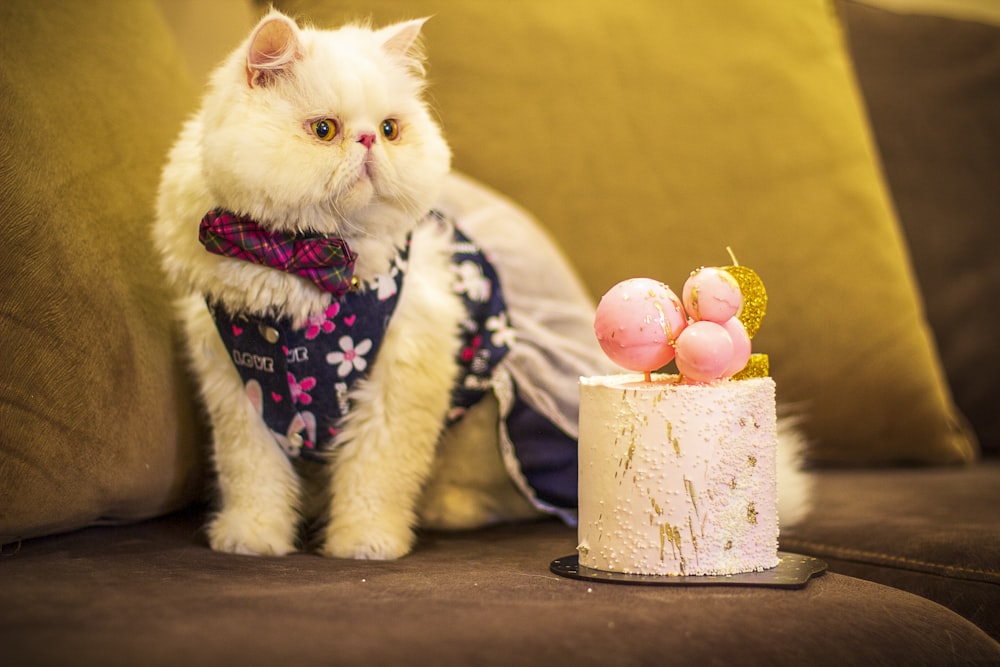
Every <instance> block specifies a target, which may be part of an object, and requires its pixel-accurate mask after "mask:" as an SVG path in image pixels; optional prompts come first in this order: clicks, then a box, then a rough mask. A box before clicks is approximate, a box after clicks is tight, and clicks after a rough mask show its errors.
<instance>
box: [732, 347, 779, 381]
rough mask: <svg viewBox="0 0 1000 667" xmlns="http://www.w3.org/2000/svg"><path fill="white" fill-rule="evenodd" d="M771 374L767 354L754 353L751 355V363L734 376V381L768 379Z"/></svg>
mask: <svg viewBox="0 0 1000 667" xmlns="http://www.w3.org/2000/svg"><path fill="white" fill-rule="evenodd" d="M770 372H771V364H770V361H769V360H768V358H767V355H766V354H758V353H756V352H755V353H754V354H751V355H750V361H748V362H747V365H746V366H744V367H743V370H741V371H740V372H739V373H736V374H735V375H733V378H732V379H734V380H749V379H751V378H766V377H767V376H768V374H769V373H770Z"/></svg>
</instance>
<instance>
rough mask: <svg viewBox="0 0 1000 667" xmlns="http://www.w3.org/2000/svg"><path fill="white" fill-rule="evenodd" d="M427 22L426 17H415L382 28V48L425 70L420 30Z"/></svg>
mask: <svg viewBox="0 0 1000 667" xmlns="http://www.w3.org/2000/svg"><path fill="white" fill-rule="evenodd" d="M426 22H427V19H426V18H422V19H414V20H412V21H404V22H403V23H397V24H395V25H391V26H388V27H387V28H382V29H381V30H379V31H378V35H379V37H381V38H382V50H383V51H385V52H386V53H388V54H389V55H390V56H394V57H396V58H400V59H402V60H404V61H406V62H407V63H408V64H409V65H411V66H412V67H413V68H414V69H416V70H418V71H420V72H423V69H424V50H423V48H422V46H421V43H420V30H421V28H423V27H424V23H426Z"/></svg>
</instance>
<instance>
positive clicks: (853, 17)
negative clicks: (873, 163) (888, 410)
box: [843, 2, 1000, 454]
mask: <svg viewBox="0 0 1000 667" xmlns="http://www.w3.org/2000/svg"><path fill="white" fill-rule="evenodd" d="M843 8H844V18H845V20H846V24H847V27H848V34H849V37H850V40H849V41H850V46H851V53H852V56H853V58H854V61H855V62H856V63H857V72H858V79H859V81H860V83H861V88H862V90H863V91H864V94H865V101H866V103H867V107H868V111H869V115H870V117H871V122H872V125H873V127H874V129H875V137H876V140H877V142H878V148H879V153H880V154H881V156H882V163H883V165H884V166H885V173H886V176H887V178H888V181H889V185H890V186H891V188H892V195H893V199H894V200H895V203H896V208H897V210H898V211H899V218H900V220H901V221H902V223H903V227H904V228H905V230H906V237H907V239H908V241H909V247H910V251H911V255H912V257H913V263H914V266H915V268H916V273H917V278H919V280H920V285H921V288H922V292H923V294H924V298H925V300H926V305H927V318H928V319H929V320H930V323H931V326H932V327H933V330H934V335H935V337H936V338H937V341H938V346H939V349H940V352H941V358H942V361H943V363H944V368H945V371H946V372H947V374H948V377H949V378H950V380H951V387H952V391H953V392H954V396H955V400H956V402H957V403H958V405H959V407H960V408H961V409H962V411H963V412H964V413H965V415H966V416H967V417H968V418H969V421H970V422H971V423H972V426H973V427H974V428H975V430H976V432H977V433H978V435H979V440H980V442H981V443H982V447H983V450H984V451H987V452H990V453H994V454H1000V410H997V398H996V397H997V393H998V392H1000V382H998V378H997V374H996V369H998V368H1000V346H998V345H997V344H996V336H997V331H998V330H1000V309H998V308H996V306H995V304H996V302H997V295H1000V261H997V258H998V257H1000V234H998V233H997V232H996V224H997V193H998V192H1000V159H998V156H1000V25H991V24H986V23H977V22H975V21H962V20H956V19H949V18H945V17H941V16H935V15H913V14H899V13H894V12H888V11H883V10H879V9H874V8H872V7H867V6H865V5H864V4H860V3H857V2H847V3H844V5H843ZM942 9H944V7H942ZM995 13H996V12H995ZM998 16H1000V14H998Z"/></svg>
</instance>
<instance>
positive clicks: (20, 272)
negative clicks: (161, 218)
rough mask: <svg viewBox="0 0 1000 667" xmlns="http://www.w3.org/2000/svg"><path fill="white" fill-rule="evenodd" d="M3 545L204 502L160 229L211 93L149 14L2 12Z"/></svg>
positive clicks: (9, 1)
mask: <svg viewBox="0 0 1000 667" xmlns="http://www.w3.org/2000/svg"><path fill="white" fill-rule="evenodd" d="M0 26H2V33H0V34H2V36H0V127H3V140H2V146H0V236H2V238H3V242H2V243H0V266H3V280H2V281H0V350H2V352H0V357H2V359H3V364H2V371H0V372H2V376H0V377H2V382H0V543H4V542H8V541H12V540H16V539H20V538H25V537H31V536H35V535H41V534H46V533H51V532H57V531H61V530H67V529H72V528H78V527H81V526H84V525H88V524H90V523H94V522H107V521H126V520H133V519H140V518H144V517H149V516H153V515H156V514H159V513H162V512H166V511H169V510H171V509H174V508H177V507H180V506H182V505H184V504H187V503H189V502H190V501H191V500H192V499H193V498H195V497H196V496H197V494H198V487H199V479H200V478H201V470H202V468H203V465H202V461H201V459H202V457H201V454H200V447H201V445H202V444H203V443H204V437H203V435H199V433H200V431H199V426H198V420H197V419H196V414H197V411H196V410H197V409H196V407H195V401H194V392H193V390H192V387H191V386H190V384H189V383H188V382H187V381H186V380H185V374H184V373H183V370H182V368H183V366H182V364H181V363H180V362H179V361H178V357H177V355H176V353H175V348H174V340H173V338H174V336H173V333H172V331H173V329H172V324H171V320H172V309H171V308H170V304H169V300H170V297H169V295H168V294H167V293H166V292H165V289H164V280H163V278H162V276H161V275H160V271H159V268H158V267H159V264H158V262H157V258H156V255H155V253H154V252H153V250H152V248H151V247H150V243H149V225H150V221H151V220H152V216H153V204H154V198H155V192H156V186H157V183H158V181H159V171H160V168H161V165H162V164H163V159H164V155H165V153H166V151H167V149H168V148H169V146H170V144H171V142H172V141H173V138H174V137H175V136H176V134H177V132H178V131H179V129H180V124H181V122H182V120H183V118H184V116H185V115H186V114H187V113H189V112H190V111H191V109H192V108H193V106H194V105H195V104H196V99H197V93H196V90H195V86H194V84H193V82H192V81H191V79H190V77H189V76H188V75H187V74H186V72H185V70H184V65H183V61H182V60H181V59H180V57H179V55H178V52H177V49H176V47H175V45H174V43H173V36H172V34H171V33H170V32H169V30H168V29H167V27H166V25H165V24H164V23H163V20H162V18H161V16H160V14H159V10H158V8H157V6H156V5H155V4H154V3H153V2H150V1H143V0H130V1H129V2H107V1H105V2H86V3H83V2H59V3H55V2H36V1H35V0H4V2H0Z"/></svg>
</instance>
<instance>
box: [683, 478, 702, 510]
mask: <svg viewBox="0 0 1000 667" xmlns="http://www.w3.org/2000/svg"><path fill="white" fill-rule="evenodd" d="M684 490H685V491H687V494H688V498H690V499H691V505H692V506H693V507H694V514H695V516H701V515H700V513H699V512H698V499H697V498H696V497H695V490H694V482H692V481H691V480H689V479H688V478H687V477H686V476H685V477H684Z"/></svg>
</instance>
